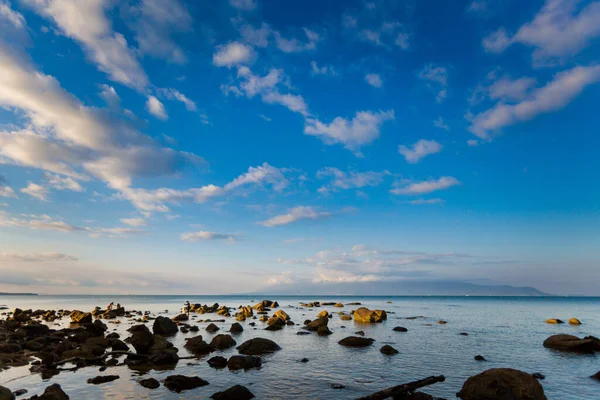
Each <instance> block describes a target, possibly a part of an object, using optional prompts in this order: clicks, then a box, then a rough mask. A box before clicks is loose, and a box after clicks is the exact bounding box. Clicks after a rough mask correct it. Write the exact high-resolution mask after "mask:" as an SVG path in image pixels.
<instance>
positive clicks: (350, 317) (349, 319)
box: [340, 315, 352, 321]
mask: <svg viewBox="0 0 600 400" xmlns="http://www.w3.org/2000/svg"><path fill="white" fill-rule="evenodd" d="M340 319H341V320H342V321H352V316H351V315H340Z"/></svg>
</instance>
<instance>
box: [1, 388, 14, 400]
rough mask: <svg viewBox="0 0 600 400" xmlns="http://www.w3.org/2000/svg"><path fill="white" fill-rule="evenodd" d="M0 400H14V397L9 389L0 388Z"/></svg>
mask: <svg viewBox="0 0 600 400" xmlns="http://www.w3.org/2000/svg"><path fill="white" fill-rule="evenodd" d="M0 400H15V395H14V394H13V392H12V391H11V390H10V389H9V388H6V387H4V386H0Z"/></svg>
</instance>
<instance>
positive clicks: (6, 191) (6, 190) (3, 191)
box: [0, 186, 18, 199]
mask: <svg viewBox="0 0 600 400" xmlns="http://www.w3.org/2000/svg"><path fill="white" fill-rule="evenodd" d="M0 197H12V198H15V199H16V198H18V196H17V194H16V193H15V191H14V190H12V189H11V188H10V187H8V186H0Z"/></svg>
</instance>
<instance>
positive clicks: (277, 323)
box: [267, 316, 285, 329]
mask: <svg viewBox="0 0 600 400" xmlns="http://www.w3.org/2000/svg"><path fill="white" fill-rule="evenodd" d="M267 325H268V326H274V327H278V328H280V329H281V328H283V327H284V326H285V320H283V319H281V318H279V317H275V316H273V317H271V318H269V319H268V320H267Z"/></svg>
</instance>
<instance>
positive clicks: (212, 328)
mask: <svg viewBox="0 0 600 400" xmlns="http://www.w3.org/2000/svg"><path fill="white" fill-rule="evenodd" d="M219 329H220V328H219V327H218V326H216V325H215V324H213V323H211V324H209V325H208V326H207V327H206V331H207V332H210V333H215V332H216V331H218V330H219Z"/></svg>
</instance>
